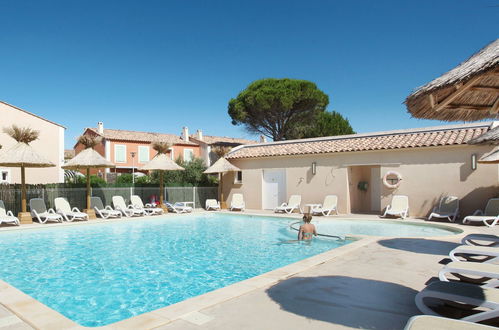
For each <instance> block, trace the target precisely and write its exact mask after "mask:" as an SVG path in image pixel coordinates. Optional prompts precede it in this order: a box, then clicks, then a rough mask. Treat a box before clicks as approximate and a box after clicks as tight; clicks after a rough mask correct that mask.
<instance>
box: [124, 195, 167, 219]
mask: <svg viewBox="0 0 499 330" xmlns="http://www.w3.org/2000/svg"><path fill="white" fill-rule="evenodd" d="M130 202H131V204H132V205H133V207H135V208H136V209H139V210H144V211H145V212H146V214H148V215H161V214H163V209H162V208H160V207H154V206H152V205H151V204H146V205H144V203H143V202H142V199H141V198H140V196H138V195H132V196H131V197H130Z"/></svg>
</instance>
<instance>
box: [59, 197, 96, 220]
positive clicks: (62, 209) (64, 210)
mask: <svg viewBox="0 0 499 330" xmlns="http://www.w3.org/2000/svg"><path fill="white" fill-rule="evenodd" d="M54 206H55V211H56V212H57V213H59V214H60V215H62V217H63V218H64V220H66V221H69V222H72V221H74V220H85V221H88V214H86V213H83V212H80V210H78V208H77V207H73V208H71V205H69V202H68V200H67V199H66V198H64V197H57V198H56V199H54Z"/></svg>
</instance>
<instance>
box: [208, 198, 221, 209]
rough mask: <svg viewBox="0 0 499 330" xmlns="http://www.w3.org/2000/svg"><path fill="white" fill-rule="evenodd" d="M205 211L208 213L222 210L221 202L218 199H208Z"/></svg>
mask: <svg viewBox="0 0 499 330" xmlns="http://www.w3.org/2000/svg"><path fill="white" fill-rule="evenodd" d="M205 209H206V211H209V210H214V211H218V210H220V202H218V201H217V200H216V199H207V200H206V202H205Z"/></svg>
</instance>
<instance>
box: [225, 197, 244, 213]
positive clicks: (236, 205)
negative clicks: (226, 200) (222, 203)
mask: <svg viewBox="0 0 499 330" xmlns="http://www.w3.org/2000/svg"><path fill="white" fill-rule="evenodd" d="M245 207H246V204H245V203H244V197H243V195H242V194H233V195H232V199H231V201H230V208H229V209H230V210H231V211H234V210H240V211H244V208H245Z"/></svg>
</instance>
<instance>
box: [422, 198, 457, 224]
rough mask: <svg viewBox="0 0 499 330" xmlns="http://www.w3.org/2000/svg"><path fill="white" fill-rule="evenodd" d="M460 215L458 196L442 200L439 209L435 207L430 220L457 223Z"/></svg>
mask: <svg viewBox="0 0 499 330" xmlns="http://www.w3.org/2000/svg"><path fill="white" fill-rule="evenodd" d="M458 214H459V198H457V197H456V196H446V197H442V198H441V199H440V202H439V203H438V207H435V208H434V209H433V211H432V212H431V214H430V215H429V216H428V220H431V218H440V219H447V220H449V221H450V222H454V221H456V218H457V215H458Z"/></svg>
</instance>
